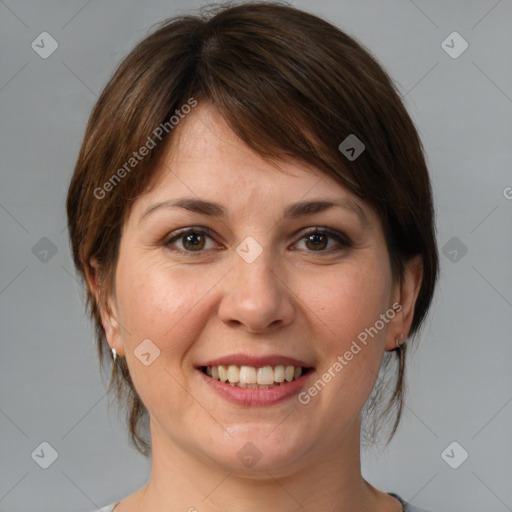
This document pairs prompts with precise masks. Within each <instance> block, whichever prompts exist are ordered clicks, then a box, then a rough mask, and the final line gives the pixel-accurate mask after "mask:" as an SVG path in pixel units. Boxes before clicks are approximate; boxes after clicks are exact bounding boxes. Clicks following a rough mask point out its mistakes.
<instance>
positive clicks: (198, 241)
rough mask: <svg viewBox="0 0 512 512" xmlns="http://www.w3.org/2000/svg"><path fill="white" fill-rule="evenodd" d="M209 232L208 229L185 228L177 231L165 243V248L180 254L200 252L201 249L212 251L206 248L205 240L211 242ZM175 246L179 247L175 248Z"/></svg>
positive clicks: (209, 247) (210, 247) (208, 247)
mask: <svg viewBox="0 0 512 512" xmlns="http://www.w3.org/2000/svg"><path fill="white" fill-rule="evenodd" d="M210 234H211V231H210V230H209V229H208V228H201V229H196V228H187V229H184V230H182V231H179V232H178V233H176V234H175V235H174V236H172V237H171V238H169V239H168V240H167V241H166V242H165V246H166V247H168V248H169V249H171V250H175V251H177V252H181V253H191V252H201V251H203V249H212V248H213V247H212V246H211V245H210V246H207V245H208V244H207V240H208V239H209V240H210V241H213V240H212V237H211V236H210ZM177 245H181V248H180V247H177Z"/></svg>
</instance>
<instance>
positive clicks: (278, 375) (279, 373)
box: [274, 364, 284, 382]
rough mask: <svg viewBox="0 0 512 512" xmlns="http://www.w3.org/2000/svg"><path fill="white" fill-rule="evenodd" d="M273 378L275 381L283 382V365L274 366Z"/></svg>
mask: <svg viewBox="0 0 512 512" xmlns="http://www.w3.org/2000/svg"><path fill="white" fill-rule="evenodd" d="M274 380H275V381H276V382H284V366H283V365H282V364H280V365H278V366H276V367H275V369H274Z"/></svg>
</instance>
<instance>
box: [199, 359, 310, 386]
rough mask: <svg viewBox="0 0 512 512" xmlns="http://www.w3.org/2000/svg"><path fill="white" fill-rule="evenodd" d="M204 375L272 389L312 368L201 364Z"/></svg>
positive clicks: (234, 382) (223, 380) (231, 382)
mask: <svg viewBox="0 0 512 512" xmlns="http://www.w3.org/2000/svg"><path fill="white" fill-rule="evenodd" d="M199 369H200V370H201V371H202V372H203V373H204V374H205V375H207V376H208V377H210V378H212V379H213V380H217V381H219V382H225V383H226V384H230V385H231V386H233V387H238V388H250V389H272V388H275V387H278V386H282V385H284V384H288V383H290V382H293V381H295V380H297V379H300V378H301V377H302V376H303V375H305V374H306V373H309V372H311V371H314V368H304V367H300V366H285V365H277V366H262V367H259V368H256V367H254V366H237V365H219V366H201V367H200V368H199Z"/></svg>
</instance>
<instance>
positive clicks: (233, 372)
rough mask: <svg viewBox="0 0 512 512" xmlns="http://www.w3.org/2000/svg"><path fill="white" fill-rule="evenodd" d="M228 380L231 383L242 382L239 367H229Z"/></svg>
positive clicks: (232, 365)
mask: <svg viewBox="0 0 512 512" xmlns="http://www.w3.org/2000/svg"><path fill="white" fill-rule="evenodd" d="M228 380H229V382H230V383H231V382H233V383H236V382H239V381H240V368H238V366H235V365H234V364H230V365H229V366H228Z"/></svg>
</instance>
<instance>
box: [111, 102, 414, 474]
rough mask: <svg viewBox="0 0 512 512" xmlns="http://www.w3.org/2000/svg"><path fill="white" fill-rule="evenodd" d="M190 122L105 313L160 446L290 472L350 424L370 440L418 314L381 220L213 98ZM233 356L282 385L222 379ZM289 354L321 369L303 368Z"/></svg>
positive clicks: (141, 219)
mask: <svg viewBox="0 0 512 512" xmlns="http://www.w3.org/2000/svg"><path fill="white" fill-rule="evenodd" d="M182 123H184V124H183V125H182V126H180V130H181V131H180V132H178V133H179V135H180V137H179V138H178V139H176V141H175V146H174V147H173V148H169V149H172V151H168V152H167V154H166V155H167V156H166V159H165V165H164V169H163V174H162V179H161V181H159V182H158V183H156V184H155V186H154V187H153V188H152V189H151V190H150V191H148V192H147V193H146V194H145V195H142V196H141V197H140V198H139V199H137V201H136V202H135V203H134V205H133V208H132V210H131V212H130V215H129V218H128V219H127V222H126V224H125V226H124V230H123V234H122V239H121V243H120V252H119V259H118V264H117V268H116V274H115V292H116V293H115V297H112V303H111V307H112V313H111V314H110V315H104V325H105V326H106V331H107V339H108V341H109V344H110V345H111V346H112V347H115V348H116V349H117V352H118V354H119V355H121V356H125V357H126V360H127V364H128V366H129V370H130V374H131V376H132V379H133V381H134V384H135V387H136V389H137V391H138V393H139V395H140V397H141V399H142V401H143V402H144V404H145V406H146V407H147V409H148V410H149V413H150V415H151V429H152V440H153V445H155V443H157V442H158V443H160V445H161V446H165V445H166V444H167V445H169V443H171V444H172V445H173V446H175V447H179V449H180V450H183V451H185V452H187V453H188V454H192V455H193V456H194V457H196V458H197V459H200V460H202V461H204V462H205V463H214V464H215V465H216V466H219V465H220V466H221V467H223V468H226V469H229V470H233V471H240V472H243V471H249V470H252V469H250V468H252V466H254V467H255V469H256V468H259V469H262V470H267V469H272V470H273V471H274V473H273V474H274V475H275V474H277V473H276V472H279V471H281V472H283V474H284V473H286V472H287V471H289V470H290V469H291V468H293V467H300V466H301V465H303V464H306V463H309V462H311V460H312V458H315V460H318V457H319V456H320V457H330V456H334V455H335V454H336V452H337V449H338V448H340V447H341V444H342V443H344V442H345V443H346V442H347V436H348V433H349V432H352V433H353V436H352V438H351V440H350V441H351V442H354V441H355V435H356V434H355V433H356V432H357V442H358V441H359V437H358V436H359V430H358V422H359V419H360V411H361V409H362V407H363V406H364V403H365V402H366V400H367V398H368V396H369V394H370V392H371V390H372V389H373V386H374V383H375V380H376V376H377V374H378V371H379V367H380V364H381V360H382V356H383V352H384V350H385V349H392V348H394V347H395V338H396V337H397V336H398V335H399V334H400V333H404V334H405V335H407V328H408V324H409V323H410V318H409V317H410V315H409V313H407V311H408V310H409V309H410V308H409V306H408V303H409V301H408V299H407V298H406V300H405V303H404V300H403V299H404V297H403V296H401V293H403V288H402V289H401V288H399V287H398V286H397V285H395V284H394V282H393V280H392V276H391V269H390V263H389V257H388V252H387V249H386V244H385V240H384V235H383V230H382V226H381V224H380V221H379V219H378V217H377V216H376V215H375V214H374V213H373V212H372V210H370V209H369V208H368V207H367V206H366V205H365V204H364V203H362V202H361V201H360V200H358V199H357V198H356V197H355V196H353V195H351V194H350V193H349V192H348V191H347V190H346V189H345V188H343V187H342V186H340V185H339V184H338V183H337V182H335V181H334V180H332V179H331V178H329V177H327V176H325V175H323V174H321V173H319V172H315V171H313V170H311V169H309V170H308V169H307V168H306V167H305V166H304V165H303V164H300V163H296V162H295V163H294V162H291V161H290V162H288V163H286V164H282V165H281V168H282V169H283V170H284V171H286V173H283V172H279V171H278V170H276V169H275V167H273V166H272V165H270V164H269V163H267V162H265V161H264V160H263V159H262V158H260V157H259V156H257V155H256V154H255V153H253V152H252V151H251V150H250V149H249V148H248V147H246V146H245V145H244V144H243V143H242V142H240V141H239V140H238V139H237V138H236V137H235V135H234V134H233V133H232V132H231V131H230V130H229V128H228V127H227V126H226V125H225V124H224V123H223V121H222V120H221V119H220V118H219V117H218V116H216V115H215V114H214V113H213V111H212V110H210V109H209V108H207V106H205V105H199V106H198V107H197V108H196V109H195V110H194V111H193V113H191V114H190V115H189V117H188V118H187V119H186V120H185V121H182ZM176 202H181V203H182V206H179V205H175V206H173V205H172V203H176ZM310 202H313V203H312V204H311V205H310V206H309V207H307V206H305V205H306V203H310ZM317 202H322V203H327V202H332V203H336V205H334V206H331V207H325V204H324V205H323V207H322V205H320V206H319V205H318V204H316V203H317ZM199 209H200V210H202V211H201V212H199V211H195V210H199ZM220 212H222V214H220ZM398 301H401V302H402V303H403V307H404V309H403V310H402V311H401V312H398V311H397V309H400V306H398V307H397V304H396V303H397V302H398ZM393 305H395V309H393ZM370 333H371V335H370ZM365 334H366V336H365ZM363 340H365V342H363ZM357 347H359V350H358V349H357ZM251 358H252V359H251ZM255 358H257V360H256V359H255ZM292 360H293V361H292ZM221 363H223V364H224V365H225V366H226V367H229V366H232V368H226V369H227V370H228V375H229V377H230V378H231V379H232V380H237V379H242V380H243V381H244V382H248V383H251V382H252V380H253V379H254V376H256V379H258V377H259V378H260V381H261V382H268V381H267V379H268V380H270V381H273V382H274V385H270V387H269V388H268V389H256V388H254V387H250V388H245V389H243V388H239V387H234V386H231V385H230V384H229V383H225V382H221V381H220V380H215V379H214V378H213V377H217V375H216V374H217V372H220V374H219V376H218V378H219V379H220V378H221V377H222V375H224V374H223V369H222V368H221V369H218V365H220V364H221ZM244 363H245V364H244ZM336 363H337V364H336ZM206 366H212V367H214V368H215V369H212V370H211V372H210V370H208V372H209V373H212V376H211V377H210V376H208V375H206V374H205V373H204V371H203V370H204V367H206ZM243 366H245V367H247V368H242V369H241V370H240V372H239V369H240V367H243ZM276 366H284V368H283V369H281V368H278V369H277V370H276V369H275V367H276ZM286 366H297V367H307V368H309V370H308V372H307V373H306V374H305V375H304V376H302V377H300V378H299V379H298V380H297V382H295V383H293V382H292V383H288V382H287V380H286ZM253 367H254V370H253ZM263 367H270V370H269V368H265V369H263V370H259V368H263ZM283 370H284V374H285V376H284V379H285V380H284V383H279V385H275V384H276V383H277V382H278V381H281V380H282V379H283V375H282V374H283ZM291 371H292V370H288V372H289V373H288V377H289V376H290V374H291ZM293 371H295V370H293ZM295 373H296V375H297V374H298V373H299V370H297V371H295ZM241 374H243V375H241ZM318 381H321V383H320V384H319V383H318ZM315 383H316V387H315ZM267 385H268V384H267ZM311 390H313V391H311ZM356 427H357V428H356ZM344 434H347V435H345V441H344V437H343V436H344ZM248 443H251V444H248ZM357 447H358V445H357ZM338 453H339V452H338ZM252 471H254V470H252Z"/></svg>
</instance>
